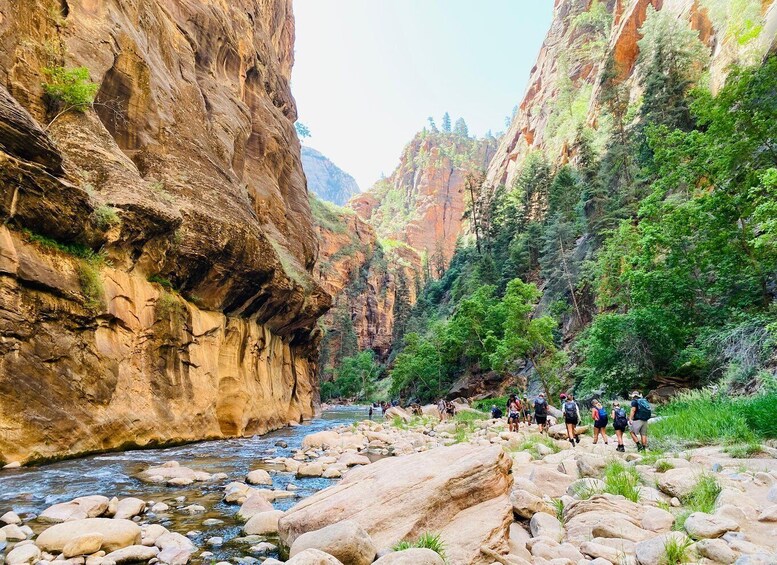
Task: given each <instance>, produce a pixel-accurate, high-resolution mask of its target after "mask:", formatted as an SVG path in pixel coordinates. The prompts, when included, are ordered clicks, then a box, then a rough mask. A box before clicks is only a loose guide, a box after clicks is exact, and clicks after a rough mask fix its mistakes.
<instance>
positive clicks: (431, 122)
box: [426, 116, 440, 133]
mask: <svg viewBox="0 0 777 565" xmlns="http://www.w3.org/2000/svg"><path fill="white" fill-rule="evenodd" d="M426 120H427V121H428V122H429V131H431V132H432V133H440V130H439V129H437V124H436V123H434V118H433V117H431V116H429V117H428V118H426Z"/></svg>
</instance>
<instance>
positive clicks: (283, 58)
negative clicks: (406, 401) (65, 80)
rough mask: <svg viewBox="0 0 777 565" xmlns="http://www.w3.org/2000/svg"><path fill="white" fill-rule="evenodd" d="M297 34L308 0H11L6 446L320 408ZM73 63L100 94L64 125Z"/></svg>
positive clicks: (0, 18) (23, 450)
mask: <svg viewBox="0 0 777 565" xmlns="http://www.w3.org/2000/svg"><path fill="white" fill-rule="evenodd" d="M293 38H294V22H293V16H292V12H291V0H235V1H233V2H230V3H228V4H224V3H222V2H218V1H215V0H205V1H202V2H184V1H178V0H171V1H163V0H150V1H147V2H141V3H130V2H121V1H118V0H90V1H78V2H75V1H67V0H62V1H60V2H49V1H44V0H25V1H13V0H12V1H9V0H0V68H1V69H2V72H0V191H2V197H1V198H0V214H2V219H3V222H4V224H5V226H4V227H3V228H2V232H0V336H1V338H0V430H2V433H0V454H1V455H0V459H2V460H3V461H5V462H8V461H17V460H18V461H28V460H33V459H45V458H55V457H62V456H72V455H76V454H80V453H85V452H89V451H96V450H107V449H113V448H119V447H127V446H132V445H150V444H156V443H165V442H174V441H175V442H177V441H188V440H197V439H203V438H216V437H225V436H236V435H243V434H254V433H260V432H263V431H266V430H268V429H270V428H274V427H278V426H282V425H284V424H286V423H288V422H290V421H296V420H299V419H300V418H301V417H306V416H310V415H311V414H312V413H313V411H314V408H315V402H316V400H317V387H316V384H315V376H316V375H315V372H316V371H315V369H316V361H315V360H316V357H317V355H316V345H317V341H318V339H319V330H318V329H317V327H316V320H317V319H318V317H319V316H320V315H321V314H322V313H323V312H324V311H325V310H326V308H327V307H328V305H329V302H330V299H329V296H328V295H327V294H326V292H325V291H324V290H323V289H322V288H321V286H320V285H319V284H318V283H317V282H316V280H315V279H314V278H313V277H312V276H311V271H312V269H313V266H314V264H315V261H316V258H317V254H318V242H317V237H316V234H315V231H314V229H313V227H312V224H311V214H310V209H309V204H308V199H307V194H306V188H305V180H304V176H303V172H302V167H301V163H300V155H299V142H298V140H297V138H296V134H295V132H294V127H293V121H294V120H295V119H296V109H295V104H294V100H293V98H292V97H291V94H290V90H289V75H290V71H291V66H292V63H293V49H292V43H293ZM76 66H84V67H86V68H88V70H89V74H90V78H91V80H92V81H94V82H95V83H97V84H98V85H99V90H98V92H97V96H96V102H95V105H94V108H89V109H87V110H86V112H84V113H81V112H77V111H70V112H66V113H64V114H63V115H61V116H60V117H58V118H57V119H56V120H54V121H53V123H50V122H51V120H52V118H54V116H55V115H56V113H57V112H58V111H59V110H61V109H62V107H61V105H59V106H58V105H56V104H55V103H54V101H52V100H51V99H47V97H46V96H45V95H44V92H43V88H42V83H44V82H45V81H46V80H47V77H46V76H45V74H44V72H43V69H44V68H50V69H51V68H72V67H76ZM47 124H48V127H47Z"/></svg>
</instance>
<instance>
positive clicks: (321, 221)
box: [308, 193, 355, 233]
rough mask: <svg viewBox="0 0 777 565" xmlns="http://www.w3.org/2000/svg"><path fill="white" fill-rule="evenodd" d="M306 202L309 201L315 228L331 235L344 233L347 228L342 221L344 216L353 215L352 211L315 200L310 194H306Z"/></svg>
mask: <svg viewBox="0 0 777 565" xmlns="http://www.w3.org/2000/svg"><path fill="white" fill-rule="evenodd" d="M308 200H309V201H310V213H311V214H312V215H313V221H314V222H315V223H316V225H317V226H319V227H321V228H323V229H325V230H327V231H330V232H332V233H345V230H346V228H347V227H348V226H347V224H346V223H345V222H344V221H343V220H344V216H352V215H353V214H355V212H354V211H353V210H349V209H348V208H343V207H341V206H337V205H336V204H332V203H331V202H327V201H325V200H322V199H320V198H316V196H315V195H313V194H312V193H309V194H308Z"/></svg>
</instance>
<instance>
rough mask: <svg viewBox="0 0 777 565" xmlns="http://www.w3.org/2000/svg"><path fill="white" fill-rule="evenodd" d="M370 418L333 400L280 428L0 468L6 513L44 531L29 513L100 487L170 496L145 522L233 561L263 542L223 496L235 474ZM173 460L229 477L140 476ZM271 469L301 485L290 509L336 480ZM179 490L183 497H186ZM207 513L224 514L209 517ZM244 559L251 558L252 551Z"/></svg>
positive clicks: (278, 485)
mask: <svg viewBox="0 0 777 565" xmlns="http://www.w3.org/2000/svg"><path fill="white" fill-rule="evenodd" d="M366 418H367V408H366V407H354V406H340V407H333V408H331V409H329V410H327V411H325V412H323V413H322V415H321V417H320V418H316V419H314V420H313V421H311V422H309V423H306V424H305V425H302V426H295V427H288V428H284V429H281V430H276V431H274V432H270V433H268V434H266V435H263V436H255V437H251V438H239V439H229V440H217V441H206V442H200V443H194V444H187V445H182V446H178V447H168V448H162V449H149V450H134V451H123V452H114V453H107V454H102V455H93V456H89V457H83V458H80V459H72V460H68V461H61V462H58V463H53V464H50V465H44V466H40V467H29V468H22V469H14V470H5V471H0V514H2V513H4V512H6V511H8V510H14V511H15V512H16V513H17V514H19V515H20V516H21V518H22V520H23V521H24V523H25V524H27V525H29V526H30V527H31V528H32V529H33V530H35V532H36V533H39V532H40V531H41V530H43V529H45V528H46V527H47V526H48V524H40V523H36V520H31V521H30V517H31V516H30V515H33V514H34V515H37V514H39V513H40V512H41V511H43V510H44V509H45V508H47V507H49V506H51V505H52V504H56V503H58V502H67V501H69V500H72V499H73V498H76V497H78V496H86V495H93V494H98V495H103V496H107V497H108V498H112V497H114V496H116V497H119V498H123V497H127V496H134V497H137V498H140V499H142V500H145V501H154V502H164V503H166V504H168V505H169V506H170V510H168V511H167V512H165V513H164V514H158V515H153V514H150V513H147V514H144V515H143V516H142V518H143V519H142V520H141V523H159V524H162V525H163V526H165V527H166V528H168V529H169V530H171V531H175V532H178V533H181V534H184V535H185V534H187V533H189V532H193V531H196V532H199V533H196V534H190V535H189V537H190V539H192V541H194V543H195V544H196V545H197V547H198V548H199V551H198V552H197V553H195V555H194V558H193V562H195V563H196V562H202V561H203V559H202V558H200V557H198V556H199V554H200V553H201V552H202V551H210V552H212V553H213V554H214V555H213V556H212V557H208V558H207V559H205V560H204V561H205V562H208V563H210V562H211V561H214V560H215V561H221V560H233V561H234V560H235V559H236V558H241V557H251V556H252V554H251V552H250V547H251V546H253V545H255V544H256V543H257V542H256V540H253V541H251V540H241V539H240V537H241V526H242V524H243V523H242V521H240V520H238V519H237V518H236V514H237V511H238V509H239V508H240V506H239V505H236V504H226V503H224V502H223V501H222V497H223V494H224V486H225V485H226V484H228V483H229V482H232V481H243V480H244V478H245V476H246V474H247V473H248V472H249V471H252V470H254V469H267V470H271V469H273V470H276V471H277V468H276V467H272V466H271V465H269V464H266V463H265V461H266V460H267V459H271V458H273V457H291V456H292V455H293V454H294V451H295V450H296V449H298V448H299V447H300V446H301V444H302V440H303V438H304V437H305V436H306V435H308V434H311V433H314V432H318V431H322V430H325V429H329V428H333V427H336V426H339V425H341V424H346V425H349V424H351V423H352V422H354V421H359V420H363V419H366ZM280 441H282V442H286V444H287V446H286V447H280V446H276V443H277V442H280ZM166 461H178V462H179V463H180V464H181V465H182V466H186V467H190V468H192V469H195V470H198V471H200V470H201V471H205V472H208V473H226V474H227V476H228V478H227V479H224V480H222V481H212V482H207V483H194V484H192V485H190V486H186V487H170V486H166V485H164V484H149V483H144V482H142V481H140V480H139V479H137V478H136V477H137V475H138V473H140V472H141V471H143V470H144V469H146V468H148V467H149V466H152V465H158V464H161V463H164V462H166ZM271 475H272V478H273V485H272V488H274V489H286V486H287V485H288V484H289V483H294V484H295V485H296V486H297V487H299V490H297V491H295V494H296V495H298V496H297V497H296V498H289V499H282V500H277V501H275V502H274V503H273V506H274V507H275V508H276V509H279V510H286V509H287V508H289V507H291V506H293V505H294V504H296V503H297V502H298V501H299V500H300V499H302V498H305V497H307V496H310V495H311V494H313V493H315V492H317V491H319V490H321V489H323V488H326V487H328V486H329V485H331V484H333V483H334V480H332V479H323V478H308V479H296V478H295V476H294V475H293V474H292V473H285V472H272V473H271ZM257 488H270V487H257ZM180 497H184V499H183V500H181V499H180ZM190 504H200V505H202V506H204V507H205V508H206V511H205V512H204V513H200V514H195V515H187V514H185V513H183V512H181V509H182V508H183V507H185V506H188V505H190ZM208 519H216V520H221V521H223V522H222V523H219V524H214V525H209V526H205V525H203V522H204V521H205V520H208ZM213 537H221V538H223V540H224V543H223V544H222V545H220V546H210V545H208V544H207V540H209V539H210V538H213ZM267 541H270V542H273V541H274V540H272V539H269V540H267ZM270 555H272V556H277V554H270ZM256 557H258V556H256ZM245 561H247V562H251V559H246V560H245Z"/></svg>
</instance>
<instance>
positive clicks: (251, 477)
mask: <svg viewBox="0 0 777 565" xmlns="http://www.w3.org/2000/svg"><path fill="white" fill-rule="evenodd" d="M246 482H247V483H248V484H250V485H272V477H271V476H270V473H268V472H267V471H265V470H264V469H256V470H255V471H251V472H250V473H248V474H247V475H246Z"/></svg>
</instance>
